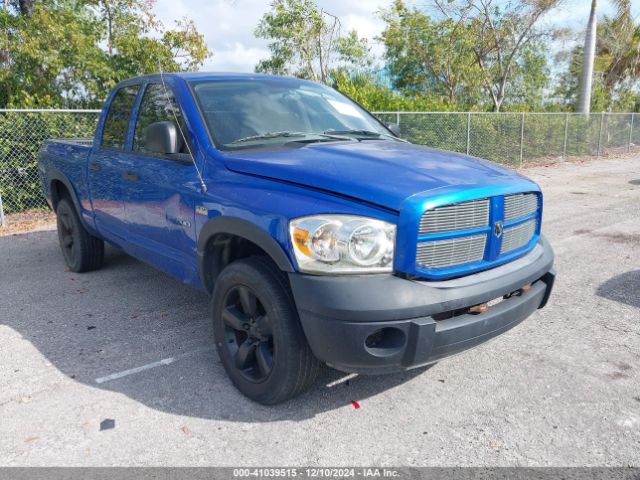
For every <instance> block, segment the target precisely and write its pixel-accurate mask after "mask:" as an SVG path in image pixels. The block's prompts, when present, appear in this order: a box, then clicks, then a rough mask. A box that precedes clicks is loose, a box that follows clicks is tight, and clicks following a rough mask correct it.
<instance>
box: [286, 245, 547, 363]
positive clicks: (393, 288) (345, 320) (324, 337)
mask: <svg viewBox="0 0 640 480" xmlns="http://www.w3.org/2000/svg"><path fill="white" fill-rule="evenodd" d="M553 260H554V254H553V250H552V249H551V246H550V245H549V243H548V242H547V241H546V240H545V239H544V238H542V237H541V239H540V241H539V243H538V244H537V245H536V247H535V248H534V249H533V250H532V251H531V252H529V253H528V254H527V255H526V256H524V257H522V258H520V259H518V260H515V261H513V262H511V263H508V264H506V265H503V266H500V267H497V268H494V269H492V270H487V271H484V272H480V273H477V274H474V275H469V276H467V277H461V278H457V279H453V280H447V281H442V282H429V281H417V280H407V279H404V278H400V277H397V276H395V275H368V276H312V275H303V274H299V273H290V274H289V280H290V283H291V288H292V290H293V294H294V297H295V301H296V305H297V307H298V312H299V316H300V321H301V323H302V327H303V329H304V332H305V335H306V337H307V340H308V342H309V344H310V346H311V349H312V350H313V353H314V354H315V355H316V357H317V358H318V359H320V360H321V361H323V362H325V363H327V364H328V365H330V366H332V367H334V368H336V369H338V370H342V371H345V372H356V373H386V372H394V371H401V370H406V369H410V368H414V367H417V366H420V365H426V364H429V363H433V362H436V361H438V360H440V359H441V358H443V357H446V356H449V355H453V354H456V353H459V352H461V351H463V350H467V349H469V348H471V347H474V346H476V345H478V344H480V343H482V342H485V341H487V340H489V339H490V338H493V337H495V336H497V335H499V334H501V333H503V332H505V331H507V330H509V329H510V328H512V327H514V326H516V325H517V324H518V323H520V322H521V321H523V320H524V319H525V318H527V317H528V316H529V315H531V314H532V313H533V312H534V311H535V310H536V309H539V308H542V307H544V306H545V304H546V302H547V299H548V298H549V295H550V293H551V290H552V288H553V281H554V278H555V272H554V270H553ZM528 284H531V288H530V289H529V290H528V291H526V292H524V291H521V290H520V289H521V288H522V287H524V286H525V285H528ZM514 292H517V293H516V294H514V295H511V296H509V295H510V294H512V293H514ZM505 296H508V298H504V299H503V300H502V301H501V302H499V303H497V304H496V305H494V306H492V307H490V308H489V309H488V310H487V311H485V312H483V313H477V314H474V313H468V312H465V309H466V308H468V307H471V306H473V305H477V304H481V303H484V302H489V301H491V300H494V299H498V298H503V297H505ZM452 312H455V315H453V314H452ZM443 316H451V318H447V319H444V320H436V319H438V318H441V317H443ZM434 317H435V319H434ZM375 332H379V333H378V334H377V335H374V336H373V337H371V335H372V334H374V333H375Z"/></svg>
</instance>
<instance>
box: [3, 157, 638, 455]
mask: <svg viewBox="0 0 640 480" xmlns="http://www.w3.org/2000/svg"><path fill="white" fill-rule="evenodd" d="M526 173H527V174H528V175H530V176H531V177H533V178H534V179H535V180H537V181H538V182H539V183H540V184H541V185H542V187H543V190H544V193H545V221H544V227H543V228H544V231H545V233H546V235H547V236H548V238H549V239H550V241H551V242H552V245H553V246H554V248H555V250H556V253H557V270H558V279H557V283H556V289H555V291H554V295H553V297H552V299H551V302H550V305H549V306H548V307H547V308H546V309H544V310H542V311H539V312H537V313H535V314H534V315H533V316H532V317H531V318H529V319H527V320H526V321H525V322H523V323H522V324H521V325H519V326H518V327H516V328H515V329H513V330H511V331H509V332H508V333H506V334H505V335H502V336H501V337H499V338H497V339H496V340H494V341H492V342H489V343H488V344H485V345H482V346H481V347H478V348H476V349H474V350H471V351H469V352H466V353H465V354H463V355H459V356H456V357H453V358H450V359H447V360H445V361H442V362H441V363H439V364H437V365H435V366H433V367H431V368H429V369H421V370H418V371H413V372H411V373H406V374H399V375H391V376H378V377H356V378H352V379H351V380H350V381H349V382H345V381H340V380H341V379H342V377H343V376H342V375H341V374H339V373H337V372H333V371H327V372H326V373H325V374H324V375H323V377H322V378H321V380H320V381H318V382H317V384H316V385H315V387H314V388H313V389H312V390H311V391H310V392H308V393H307V394H305V395H303V396H301V397H299V398H297V399H295V400H293V401H291V402H288V403H286V404H284V405H279V406H276V407H269V408H268V407H262V406H259V405H256V404H254V403H252V402H250V401H249V400H247V399H245V398H244V397H243V396H241V395H240V394H239V393H238V392H237V391H236V390H235V389H234V388H233V387H232V385H231V384H230V382H229V380H228V379H227V377H226V375H225V373H224V371H223V369H222V366H221V365H220V362H219V360H218V358H217V355H216V353H215V352H214V351H212V350H211V349H210V345H211V327H210V322H209V318H208V317H209V313H208V299H207V298H206V296H204V295H203V294H201V293H198V292H196V291H193V290H191V289H189V288H188V287H186V286H184V285H182V284H180V283H179V282H177V281H175V280H173V279H171V278H169V277H167V276H165V275H163V274H160V273H158V272H157V271H155V270H154V269H152V268H150V267H148V266H146V265H144V264H142V263H140V262H138V261H136V260H133V259H132V258H129V257H127V256H125V255H123V254H121V253H119V252H118V251H116V250H109V251H108V254H107V263H106V265H105V267H104V268H103V269H102V270H100V271H98V272H93V273H89V274H84V275H77V274H73V273H71V272H68V271H66V270H65V266H64V263H63V260H62V257H61V255H60V252H59V249H58V245H57V240H56V234H55V232H52V231H46V232H36V233H30V234H24V235H15V236H9V237H3V238H0V252H1V253H0V292H2V300H1V301H0V358H1V359H2V360H1V362H0V465H14V466H34V465H39V466H40V465H60V466H62V465H65V466H67V465H74V466H80V465H82V466H93V465H158V466H160V465H225V466H237V465H254V466H268V465H334V466H335V465H371V464H376V465H396V466H399V465H445V466H454V465H464V466H534V465H535V466H542V465H554V466H570V465H571V466H573V465H585V466H593V465H615V466H626V465H634V466H640V373H639V372H640V368H639V367H640V213H639V212H640V157H636V158H626V159H619V160H601V161H591V162H586V163H583V164H576V163H565V164H557V165H552V166H548V167H536V168H532V169H529V170H527V172H526ZM633 180H638V182H635V184H634V183H632V181H633ZM163 359H171V360H169V361H165V365H162V366H159V367H157V368H152V369H147V370H143V371H140V372H138V373H135V374H131V375H128V376H126V377H123V378H116V379H113V378H112V379H111V380H109V379H108V377H109V376H110V375H113V374H114V373H118V372H122V371H125V370H128V369H132V368H136V367H141V366H145V365H148V364H152V363H153V362H158V361H160V360H163ZM105 377H107V380H106V381H103V382H102V383H98V382H96V379H103V380H104V379H105ZM352 400H356V401H357V402H359V405H360V408H359V409H356V408H354V406H353V404H352V402H351V401H352ZM106 419H113V420H115V426H114V428H109V429H105V430H102V431H101V428H100V425H101V423H102V422H103V421H104V420H106ZM103 426H109V425H108V423H107V424H103Z"/></svg>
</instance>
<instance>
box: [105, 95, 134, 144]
mask: <svg viewBox="0 0 640 480" xmlns="http://www.w3.org/2000/svg"><path fill="white" fill-rule="evenodd" d="M139 88H140V86H139V85H130V86H127V87H122V88H121V89H119V90H118V91H117V92H116V94H115V96H114V97H113V100H111V105H109V111H108V112H107V118H106V119H105V121H104V128H103V130H102V146H103V147H108V148H117V149H119V150H122V149H123V148H124V144H125V142H126V140H127V127H128V126H129V119H130V118H131V109H132V108H133V103H134V102H135V100H136V95H137V94H138V89H139Z"/></svg>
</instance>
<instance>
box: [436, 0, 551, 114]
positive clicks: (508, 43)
mask: <svg viewBox="0 0 640 480" xmlns="http://www.w3.org/2000/svg"><path fill="white" fill-rule="evenodd" d="M435 2H436V5H438V7H439V8H440V10H441V12H442V13H443V14H444V15H448V16H450V15H454V16H456V17H459V16H461V15H462V12H464V11H465V10H466V9H467V8H469V6H471V8H472V10H473V13H472V21H471V24H472V30H473V32H474V33H473V37H474V47H473V51H474V55H475V58H476V63H477V65H478V67H479V68H480V76H481V78H482V82H483V83H484V85H485V88H486V90H487V92H488V93H489V94H490V96H491V100H492V102H493V110H494V111H496V112H497V111H500V107H501V106H502V103H503V101H504V99H505V95H506V88H507V86H508V85H509V82H510V80H512V79H513V77H514V75H515V72H516V71H517V69H518V60H519V58H520V56H521V54H522V52H523V50H524V49H525V48H526V47H527V46H528V45H530V44H532V43H534V42H536V41H537V42H540V41H542V39H543V38H544V37H548V36H549V33H543V32H540V31H538V30H537V29H536V28H535V26H536V23H537V22H538V21H539V20H540V17H542V15H544V14H545V13H547V12H549V11H550V10H551V9H552V8H553V7H555V6H556V5H558V3H559V1H558V0H521V1H520V2H514V3H506V4H502V3H500V2H498V1H497V0H476V1H468V0H463V1H461V2H456V0H451V1H449V2H448V4H447V5H446V6H445V5H444V4H443V3H441V2H440V0H435ZM551 33H553V32H551Z"/></svg>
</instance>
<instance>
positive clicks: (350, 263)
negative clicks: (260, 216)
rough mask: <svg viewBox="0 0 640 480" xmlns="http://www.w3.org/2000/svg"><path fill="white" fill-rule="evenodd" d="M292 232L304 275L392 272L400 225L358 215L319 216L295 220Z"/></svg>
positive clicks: (294, 247) (292, 222) (291, 224)
mask: <svg viewBox="0 0 640 480" xmlns="http://www.w3.org/2000/svg"><path fill="white" fill-rule="evenodd" d="M289 233H290V235H291V243H292V244H293V251H294V254H295V257H296V261H297V262H298V268H299V269H300V271H302V272H311V273H380V272H391V271H392V268H393V252H394V248H395V242H396V226H395V225H393V224H391V223H387V222H383V221H381V220H375V219H373V218H367V217H357V216H354V215H317V216H311V217H302V218H296V219H295V220H291V222H290V223H289Z"/></svg>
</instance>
